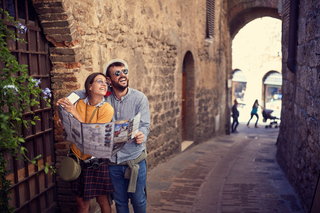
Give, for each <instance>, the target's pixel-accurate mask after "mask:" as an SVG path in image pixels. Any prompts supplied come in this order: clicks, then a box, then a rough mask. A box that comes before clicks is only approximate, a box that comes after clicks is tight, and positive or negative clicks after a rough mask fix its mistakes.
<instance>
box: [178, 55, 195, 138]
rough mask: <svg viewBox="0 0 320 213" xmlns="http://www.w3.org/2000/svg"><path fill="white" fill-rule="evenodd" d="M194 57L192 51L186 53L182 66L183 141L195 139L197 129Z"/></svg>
mask: <svg viewBox="0 0 320 213" xmlns="http://www.w3.org/2000/svg"><path fill="white" fill-rule="evenodd" d="M194 80H195V79H194V58H193V55H192V53H191V52H190V51H188V52H187V53H186V54H185V57H184V59H183V68H182V114H181V128H182V129H181V133H182V135H181V136H182V140H181V141H182V142H184V141H190V142H193V141H194V129H195V118H194V115H195V107H194V99H195V97H194V96H195V88H194Z"/></svg>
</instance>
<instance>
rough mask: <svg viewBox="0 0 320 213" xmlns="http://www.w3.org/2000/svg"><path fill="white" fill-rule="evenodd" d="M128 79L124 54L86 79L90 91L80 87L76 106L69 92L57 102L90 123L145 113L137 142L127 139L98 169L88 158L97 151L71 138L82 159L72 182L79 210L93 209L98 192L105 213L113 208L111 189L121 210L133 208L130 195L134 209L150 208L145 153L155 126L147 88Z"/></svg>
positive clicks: (81, 120)
mask: <svg viewBox="0 0 320 213" xmlns="http://www.w3.org/2000/svg"><path fill="white" fill-rule="evenodd" d="M128 82H129V79H128V65H127V63H126V62H125V61H124V60H122V59H114V60H111V61H110V62H109V63H108V65H107V66H106V70H105V74H103V73H93V74H91V75H89V77H88V78H87V80H86V82H85V91H84V90H82V91H76V92H75V93H76V94H77V95H79V96H80V100H79V101H78V103H77V104H76V106H75V105H72V103H71V102H70V100H69V99H68V98H62V99H59V100H58V101H57V105H58V104H61V105H62V106H63V107H64V108H65V109H66V110H67V111H68V112H69V113H71V114H72V115H73V116H74V117H75V118H76V119H78V120H79V121H80V122H84V123H108V122H111V120H112V118H114V120H124V119H129V118H132V117H133V116H135V115H136V114H138V113H139V112H140V113H141V120H140V128H139V132H138V133H137V134H136V135H135V143H128V144H126V145H125V146H124V147H123V148H122V149H121V150H120V151H119V152H117V154H116V155H115V156H113V157H112V158H111V159H99V162H101V163H102V164H101V165H100V166H99V168H98V169H93V168H88V167H87V166H86V163H85V162H84V160H87V159H90V158H91V157H92V156H89V155H86V154H85V153H81V151H80V150H79V149H77V147H76V146H75V145H74V144H71V147H70V149H71V151H72V152H73V153H74V154H75V155H77V157H79V158H80V159H81V169H82V170H81V175H80V177H79V178H78V179H76V180H75V181H72V184H71V185H72V186H71V187H72V191H73V193H74V194H75V196H76V201H77V205H78V212H88V210H89V201H90V199H91V198H95V197H96V200H97V202H98V204H99V205H100V208H101V212H102V213H104V212H111V206H110V203H109V200H108V197H109V195H111V194H112V197H113V199H114V201H115V203H116V209H117V212H118V213H129V208H128V199H129V198H130V200H131V203H132V205H133V208H134V212H139V213H140V212H146V191H145V189H146V177H147V168H146V160H145V158H146V140H147V135H148V133H149V126H150V112H149V102H148V99H147V97H146V96H145V95H144V94H143V93H141V92H139V91H137V90H135V89H132V88H129V87H128ZM108 85H110V87H111V90H112V93H111V94H110V93H107V91H108ZM108 94H109V95H108ZM106 96H107V97H106ZM59 125H60V124H59ZM60 126H61V125H60ZM128 172H129V173H128ZM128 174H129V177H128Z"/></svg>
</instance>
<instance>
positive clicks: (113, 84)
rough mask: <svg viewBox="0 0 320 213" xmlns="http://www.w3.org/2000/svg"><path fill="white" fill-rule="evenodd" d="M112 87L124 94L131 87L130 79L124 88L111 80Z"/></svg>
mask: <svg viewBox="0 0 320 213" xmlns="http://www.w3.org/2000/svg"><path fill="white" fill-rule="evenodd" d="M111 85H112V87H113V88H115V89H116V90H119V91H121V92H123V91H124V90H125V89H126V88H128V86H129V79H127V85H126V86H122V85H120V84H119V83H118V82H116V81H113V80H111Z"/></svg>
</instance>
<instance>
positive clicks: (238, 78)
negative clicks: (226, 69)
mask: <svg viewBox="0 0 320 213" xmlns="http://www.w3.org/2000/svg"><path fill="white" fill-rule="evenodd" d="M232 81H237V82H245V83H246V82H247V78H246V76H245V75H244V74H243V72H242V71H240V70H239V71H235V72H234V73H233V75H232Z"/></svg>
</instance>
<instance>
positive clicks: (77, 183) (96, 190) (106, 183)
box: [71, 159, 113, 201]
mask: <svg viewBox="0 0 320 213" xmlns="http://www.w3.org/2000/svg"><path fill="white" fill-rule="evenodd" d="M71 190H72V192H73V193H74V194H75V195H76V196H78V197H82V198H83V200H84V201H86V200H90V199H92V198H95V197H97V196H100V195H106V194H111V193H112V192H113V186H112V182H111V178H110V174H109V165H108V159H103V164H102V165H100V166H99V168H98V169H92V168H90V169H87V168H86V166H85V164H84V162H83V161H81V174H80V176H79V177H78V178H77V179H76V180H74V181H72V182H71Z"/></svg>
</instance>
